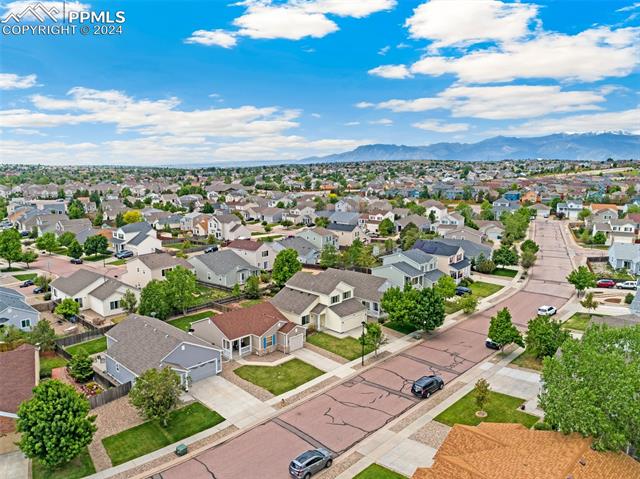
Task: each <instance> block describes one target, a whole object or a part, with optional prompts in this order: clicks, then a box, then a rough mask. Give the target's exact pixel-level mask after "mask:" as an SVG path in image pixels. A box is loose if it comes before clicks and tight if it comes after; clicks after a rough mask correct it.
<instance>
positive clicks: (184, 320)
mask: <svg viewBox="0 0 640 479" xmlns="http://www.w3.org/2000/svg"><path fill="white" fill-rule="evenodd" d="M215 314H216V313H214V312H213V311H201V312H199V313H195V314H190V315H188V316H181V317H179V318H176V319H171V320H169V321H167V323H169V324H170V325H171V326H175V327H176V328H178V329H182V330H183V331H189V327H190V326H191V323H193V322H194V321H198V320H200V319H205V318H210V317H211V316H214V315H215Z"/></svg>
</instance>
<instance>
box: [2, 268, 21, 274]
mask: <svg viewBox="0 0 640 479" xmlns="http://www.w3.org/2000/svg"><path fill="white" fill-rule="evenodd" d="M16 271H24V269H23V268H18V267H17V266H12V267H11V268H4V269H0V272H2V273H15V272H16Z"/></svg>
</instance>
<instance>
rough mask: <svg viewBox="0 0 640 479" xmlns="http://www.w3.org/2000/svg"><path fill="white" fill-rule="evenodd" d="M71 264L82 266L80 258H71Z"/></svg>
mask: <svg viewBox="0 0 640 479" xmlns="http://www.w3.org/2000/svg"><path fill="white" fill-rule="evenodd" d="M71 264H82V260H81V259H80V258H71Z"/></svg>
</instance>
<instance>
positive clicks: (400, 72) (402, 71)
mask: <svg viewBox="0 0 640 479" xmlns="http://www.w3.org/2000/svg"><path fill="white" fill-rule="evenodd" d="M368 73H369V75H375V76H379V77H382V78H392V79H395V80H402V79H404V78H411V77H412V76H413V75H412V74H411V72H410V71H409V69H408V68H407V66H406V65H381V66H379V67H376V68H372V69H371V70H369V72H368Z"/></svg>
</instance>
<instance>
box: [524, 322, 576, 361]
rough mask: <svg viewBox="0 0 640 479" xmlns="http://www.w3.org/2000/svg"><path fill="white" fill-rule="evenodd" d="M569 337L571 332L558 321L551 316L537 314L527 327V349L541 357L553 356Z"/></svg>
mask: <svg viewBox="0 0 640 479" xmlns="http://www.w3.org/2000/svg"><path fill="white" fill-rule="evenodd" d="M568 338H569V332H568V331H565V330H564V329H562V325H561V324H560V323H559V322H558V321H554V320H553V319H551V317H550V316H537V317H536V318H533V319H532V320H531V321H529V324H528V327H527V340H526V345H527V351H529V352H530V353H531V354H533V355H534V356H535V357H536V358H539V359H542V358H544V357H545V356H553V355H554V354H555V353H556V351H557V350H558V348H559V347H560V346H561V345H562V343H564V342H565V341H566V340H567V339H568Z"/></svg>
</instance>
